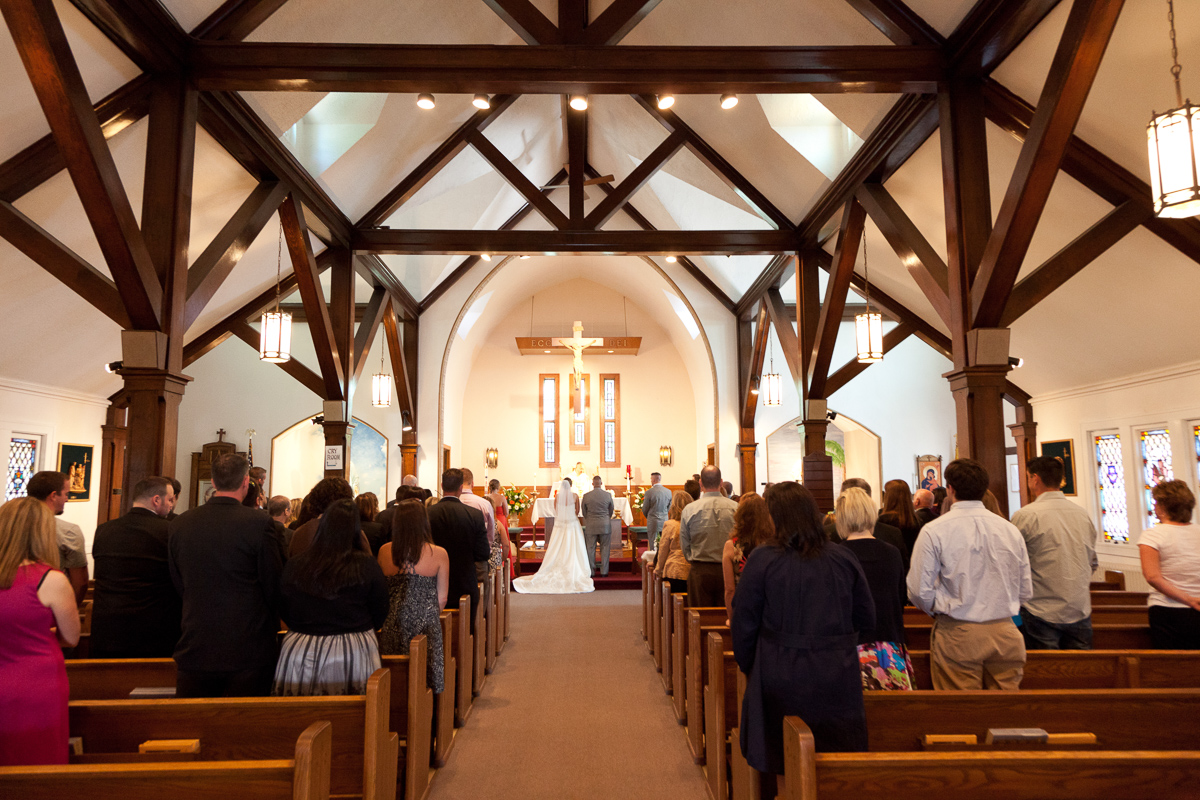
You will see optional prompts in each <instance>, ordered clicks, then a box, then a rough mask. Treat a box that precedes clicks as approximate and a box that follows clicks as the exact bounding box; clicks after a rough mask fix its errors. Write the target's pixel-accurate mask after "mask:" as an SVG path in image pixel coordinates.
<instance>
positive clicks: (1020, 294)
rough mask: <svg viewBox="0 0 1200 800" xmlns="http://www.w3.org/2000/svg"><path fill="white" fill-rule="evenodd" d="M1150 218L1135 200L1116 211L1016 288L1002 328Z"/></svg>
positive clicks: (1148, 210)
mask: <svg viewBox="0 0 1200 800" xmlns="http://www.w3.org/2000/svg"><path fill="white" fill-rule="evenodd" d="M1151 216H1153V213H1152V212H1151V210H1150V209H1149V208H1148V207H1147V206H1144V205H1142V204H1140V203H1137V202H1135V201H1133V200H1126V201H1125V202H1124V203H1122V204H1121V205H1119V206H1117V207H1116V208H1114V209H1113V210H1112V211H1110V212H1109V213H1108V214H1106V215H1105V216H1104V218H1103V219H1101V220H1100V221H1099V222H1097V223H1096V224H1095V225H1093V226H1092V227H1090V228H1088V229H1087V230H1086V231H1084V232H1083V233H1081V234H1079V236H1077V237H1075V239H1074V241H1072V242H1071V243H1070V244H1068V245H1067V246H1066V247H1064V248H1063V249H1062V250H1059V251H1058V252H1057V253H1055V254H1054V255H1053V256H1051V257H1050V258H1049V259H1047V260H1046V263H1044V264H1042V265H1041V266H1040V267H1038V268H1037V269H1035V270H1034V271H1033V272H1031V273H1029V275H1027V276H1026V277H1025V278H1024V279H1022V280H1021V282H1020V283H1018V284H1017V285H1016V286H1015V287H1014V288H1013V292H1012V296H1011V297H1010V298H1009V300H1008V305H1007V306H1006V308H1005V310H1004V316H1003V317H1001V318H1000V327H1002V328H1007V327H1008V326H1009V325H1012V324H1013V323H1014V322H1016V321H1017V320H1018V319H1020V318H1021V317H1022V316H1023V315H1024V314H1025V313H1026V312H1027V311H1029V310H1030V309H1032V308H1033V307H1034V306H1036V305H1037V304H1038V303H1040V302H1041V301H1042V300H1044V299H1046V298H1047V297H1049V296H1050V294H1052V293H1053V292H1054V291H1055V290H1057V289H1058V287H1060V286H1062V285H1063V284H1064V283H1066V282H1067V281H1069V280H1070V279H1071V278H1073V277H1075V276H1076V275H1078V274H1079V273H1080V272H1082V271H1083V268H1084V267H1086V266H1087V265H1088V264H1090V263H1092V262H1093V261H1095V260H1096V259H1097V258H1099V257H1100V256H1101V255H1102V254H1103V253H1104V252H1105V251H1107V250H1108V248H1110V247H1112V246H1113V245H1114V244H1116V243H1117V242H1119V241H1121V239H1123V238H1125V236H1126V234H1128V233H1129V232H1130V231H1132V230H1133V229H1134V228H1136V227H1138V226H1139V225H1141V224H1143V223H1144V222H1146V220H1147V219H1149V218H1150V217H1151Z"/></svg>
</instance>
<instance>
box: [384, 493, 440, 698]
mask: <svg viewBox="0 0 1200 800" xmlns="http://www.w3.org/2000/svg"><path fill="white" fill-rule="evenodd" d="M378 562H379V566H380V567H382V568H383V574H384V576H385V577H386V578H387V581H388V598H389V599H388V615H387V619H386V620H384V623H383V628H382V629H381V630H380V631H379V652H380V653H382V654H383V655H400V656H406V655H408V646H409V642H411V641H412V638H413V637H414V636H418V635H420V634H422V633H423V634H425V636H426V637H427V638H428V645H429V658H427V659H426V661H425V667H426V680H427V682H428V685H429V688H430V689H432V690H433V691H434V692H439V693H440V692H441V691H443V689H444V687H445V677H444V672H445V663H444V657H443V642H442V623H441V618H440V617H441V611H442V608H443V607H445V605H446V596H447V594H448V592H449V586H450V557H449V555H447V553H446V550H445V548H442V547H438V546H437V545H436V544H434V543H433V535H432V533H431V532H430V529H429V516H428V515H427V514H426V513H425V505H424V503H422V502H421V501H420V500H416V499H409V500H402V501H400V504H399V505H398V506H396V515H395V516H394V517H393V518H392V540H391V541H390V542H388V543H386V544H384V545H383V547H381V548H380V550H379V556H378Z"/></svg>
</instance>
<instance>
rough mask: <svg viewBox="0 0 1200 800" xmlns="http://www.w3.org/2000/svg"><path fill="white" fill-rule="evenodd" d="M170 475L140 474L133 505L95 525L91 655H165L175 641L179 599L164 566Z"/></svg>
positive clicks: (180, 609)
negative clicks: (148, 476)
mask: <svg viewBox="0 0 1200 800" xmlns="http://www.w3.org/2000/svg"><path fill="white" fill-rule="evenodd" d="M173 496H174V489H173V488H172V486H171V480H170V479H169V478H158V477H152V478H143V479H142V480H141V481H139V482H138V484H137V485H136V486H134V487H133V507H132V508H131V509H129V513H128V514H126V515H125V516H123V517H118V518H117V519H114V520H110V521H109V522H106V523H104V524H103V525H101V526H100V527H99V528H97V529H96V538H95V540H94V541H93V542H92V558H93V560H94V561H95V575H96V588H95V595H94V600H93V604H92V635H91V638H92V650H91V652H92V657H93V658H170V657H171V654H172V653H174V652H175V645H176V643H178V641H179V624H180V618H181V617H182V615H183V603H182V601H181V600H180V599H179V593H178V592H177V591H175V585H174V584H173V583H171V571H170V570H169V569H168V568H167V524H168V523H167V520H166V516H167V514H168V513H169V512H170V510H171V508H173V507H174V502H173Z"/></svg>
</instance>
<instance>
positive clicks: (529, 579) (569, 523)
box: [513, 479, 595, 594]
mask: <svg viewBox="0 0 1200 800" xmlns="http://www.w3.org/2000/svg"><path fill="white" fill-rule="evenodd" d="M591 575H592V570H591V567H590V565H589V564H588V556H587V548H586V547H585V545H584V543H583V527H582V526H581V525H580V524H579V497H578V496H577V495H576V494H575V492H573V491H571V482H570V481H568V480H565V479H564V480H563V482H562V484H561V486H560V487H559V490H558V497H557V498H555V501H554V532H553V533H552V534H551V535H550V546H549V547H547V548H546V555H545V557H544V558H543V559H542V565H541V566H540V567H538V571H537V572H535V573H534V574H533V575H528V576H524V577H520V578H517V579H515V580H514V581H513V588H514V589H516V590H517V591H518V592H522V593H524V594H579V593H581V592H590V591H593V590H594V589H595V587H594V586H593V585H592V577H591Z"/></svg>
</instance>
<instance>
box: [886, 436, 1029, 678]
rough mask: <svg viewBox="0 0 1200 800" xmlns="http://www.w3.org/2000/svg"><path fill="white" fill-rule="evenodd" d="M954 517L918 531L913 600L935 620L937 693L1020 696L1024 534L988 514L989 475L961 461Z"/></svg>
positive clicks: (952, 474)
mask: <svg viewBox="0 0 1200 800" xmlns="http://www.w3.org/2000/svg"><path fill="white" fill-rule="evenodd" d="M945 483H946V492H947V496H948V497H949V498H950V500H951V502H952V507H951V509H950V510H949V511H948V512H946V513H945V514H943V515H942V516H940V517H938V518H937V519H935V520H934V521H933V522H930V523H929V524H928V525H926V526H925V527H923V528H922V529H921V533H920V535H918V536H917V542H916V544H915V545H914V547H913V554H912V566H911V567H910V568H909V571H908V596H909V598H910V599H911V600H912V602H913V605H915V606H917V608H919V609H921V610H922V611H924V612H925V613H926V614H929V615H930V616H932V617H933V633H932V636H931V642H930V648H929V649H930V668H931V670H930V671H931V672H932V677H933V688H934V689H984V688H987V689H1018V688H1020V686H1021V676H1022V675H1023V674H1024V673H1025V642H1024V641H1023V640H1022V638H1021V634H1020V632H1019V631H1018V630H1017V626H1016V625H1015V624H1014V623H1013V620H1012V618H1013V617H1014V616H1015V615H1016V614H1017V613H1018V612H1019V611H1020V608H1021V604H1022V603H1024V602H1025V601H1026V600H1028V599H1029V598H1030V597H1032V596H1033V585H1032V580H1031V578H1030V573H1029V556H1028V554H1027V553H1026V551H1025V541H1024V540H1023V539H1022V538H1021V532H1020V531H1019V530H1017V528H1016V526H1014V525H1013V524H1012V523H1010V522H1009V521H1008V520H1006V519H1004V518H1003V517H1000V516H998V515H996V514H993V513H992V512H990V511H988V510H987V509H986V508H984V507H983V503H982V502H981V501H982V499H983V495H984V493H985V492H987V488H988V474H987V470H985V469H984V468H983V465H981V464H980V463H979V462H977V461H972V460H970V459H966V458H963V459H956V460H955V461H952V462H950V465H949V466H947V467H946V474H945Z"/></svg>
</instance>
